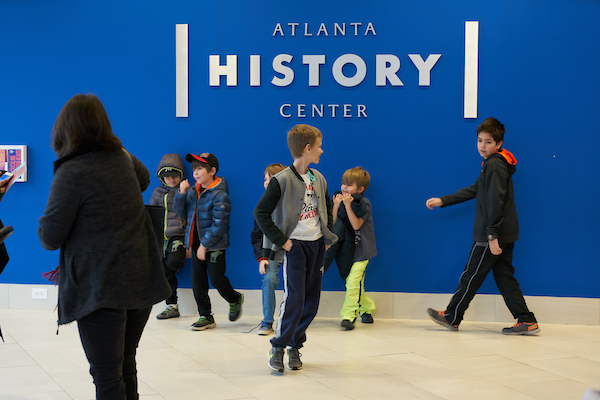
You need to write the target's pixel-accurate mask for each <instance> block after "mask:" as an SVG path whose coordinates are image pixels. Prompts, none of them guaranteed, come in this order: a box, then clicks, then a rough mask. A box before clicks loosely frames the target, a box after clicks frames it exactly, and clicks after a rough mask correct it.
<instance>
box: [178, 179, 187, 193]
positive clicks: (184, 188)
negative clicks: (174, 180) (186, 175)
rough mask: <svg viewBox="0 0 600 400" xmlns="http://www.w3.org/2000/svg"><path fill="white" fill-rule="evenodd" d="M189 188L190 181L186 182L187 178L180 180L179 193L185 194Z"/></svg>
mask: <svg viewBox="0 0 600 400" xmlns="http://www.w3.org/2000/svg"><path fill="white" fill-rule="evenodd" d="M189 188H190V183H189V182H188V180H187V179H186V180H184V181H181V183H180V184H179V193H181V194H185V193H186V192H187V191H188V189H189Z"/></svg>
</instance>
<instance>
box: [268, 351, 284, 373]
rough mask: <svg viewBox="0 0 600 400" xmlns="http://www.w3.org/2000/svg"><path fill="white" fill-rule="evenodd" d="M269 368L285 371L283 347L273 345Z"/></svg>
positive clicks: (270, 352)
mask: <svg viewBox="0 0 600 400" xmlns="http://www.w3.org/2000/svg"><path fill="white" fill-rule="evenodd" d="M269 368H271V369H272V370H273V371H276V372H283V347H272V348H271V351H269Z"/></svg>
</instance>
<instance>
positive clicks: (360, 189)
mask: <svg viewBox="0 0 600 400" xmlns="http://www.w3.org/2000/svg"><path fill="white" fill-rule="evenodd" d="M364 191H365V187H364V186H361V187H359V188H358V193H359V194H363V192H364Z"/></svg>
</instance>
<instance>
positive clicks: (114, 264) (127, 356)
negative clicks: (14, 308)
mask: <svg viewBox="0 0 600 400" xmlns="http://www.w3.org/2000/svg"><path fill="white" fill-rule="evenodd" d="M51 145H52V147H53V149H54V151H55V153H56V155H57V157H58V160H57V161H56V162H55V163H54V180H53V181H52V186H51V187H50V194H49V196H48V204H47V206H46V210H45V212H44V215H43V216H42V217H41V218H40V226H39V229H38V234H39V237H40V241H41V243H42V246H43V247H44V248H45V249H47V250H56V249H60V262H59V267H58V296H59V297H58V323H59V325H62V324H67V323H69V322H72V321H77V325H78V329H79V335H80V338H81V343H82V345H83V348H84V350H85V354H86V356H87V359H88V361H89V363H90V373H91V374H92V376H93V378H94V384H95V385H96V398H97V399H110V400H115V399H128V400H130V399H138V397H139V396H138V393H137V370H136V361H135V354H136V349H137V346H138V343H139V340H140V337H141V335H142V331H143V329H144V327H145V325H146V322H147V320H148V316H149V315H150V311H151V308H152V305H153V304H155V303H158V302H160V301H162V300H164V299H165V298H167V297H168V296H169V294H170V292H171V289H170V288H169V285H168V283H167V281H166V278H165V276H164V273H163V271H162V265H161V259H160V253H159V249H158V245H157V242H156V237H155V235H154V231H153V227H152V222H151V219H150V216H149V215H148V212H147V211H146V209H145V207H144V203H143V199H142V191H144V190H145V189H146V188H147V187H148V185H149V183H150V174H149V172H148V170H147V169H146V167H145V166H144V165H143V164H142V163H141V162H140V161H138V160H137V159H136V158H135V157H133V156H132V155H131V154H129V153H128V152H127V151H125V150H124V149H123V147H122V145H121V141H120V140H119V138H117V137H116V136H115V135H114V134H113V132H112V128H111V124H110V121H109V120H108V116H107V115H106V111H105V110H104V106H103V105H102V103H101V102H100V100H99V99H98V98H97V97H96V96H94V95H90V94H86V95H84V94H78V95H76V96H74V97H72V98H71V99H70V100H69V101H68V102H67V103H66V104H65V105H64V107H63V108H62V110H61V111H60V113H59V115H58V117H57V118H56V122H55V124H54V128H53V130H52V136H51Z"/></svg>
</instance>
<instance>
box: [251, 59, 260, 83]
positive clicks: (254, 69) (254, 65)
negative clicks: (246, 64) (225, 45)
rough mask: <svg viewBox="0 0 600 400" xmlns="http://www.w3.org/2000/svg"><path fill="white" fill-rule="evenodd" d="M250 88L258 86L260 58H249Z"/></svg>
mask: <svg viewBox="0 0 600 400" xmlns="http://www.w3.org/2000/svg"><path fill="white" fill-rule="evenodd" d="M250 86H260V56H259V55H251V56H250Z"/></svg>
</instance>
